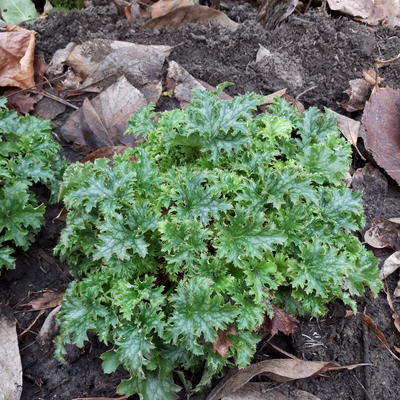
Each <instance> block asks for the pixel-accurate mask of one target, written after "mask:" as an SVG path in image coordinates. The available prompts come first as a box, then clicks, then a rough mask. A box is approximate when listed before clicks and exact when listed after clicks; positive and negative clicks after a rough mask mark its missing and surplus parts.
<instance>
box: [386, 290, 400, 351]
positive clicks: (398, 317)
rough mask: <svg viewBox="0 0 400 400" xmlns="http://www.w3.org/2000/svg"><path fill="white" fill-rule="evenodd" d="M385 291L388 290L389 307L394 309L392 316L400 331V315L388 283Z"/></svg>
mask: <svg viewBox="0 0 400 400" xmlns="http://www.w3.org/2000/svg"><path fill="white" fill-rule="evenodd" d="M385 291H386V299H387V302H388V305H389V308H390V310H391V311H392V318H393V322H394V326H395V328H396V329H397V331H398V332H400V315H399V314H397V312H396V310H395V308H394V304H393V298H392V295H391V294H390V290H389V288H388V287H387V285H385ZM395 350H396V349H395Z"/></svg>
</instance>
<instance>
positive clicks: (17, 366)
mask: <svg viewBox="0 0 400 400" xmlns="http://www.w3.org/2000/svg"><path fill="white" fill-rule="evenodd" d="M9 314H10V313H9V311H8V310H5V309H4V308H0V366H1V367H0V388H1V392H0V398H1V399H4V400H19V399H20V397H21V393H22V365H21V357H20V355H19V349H18V338H17V330H16V324H15V320H14V319H13V318H12V317H11V315H9Z"/></svg>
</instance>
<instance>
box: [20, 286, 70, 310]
mask: <svg viewBox="0 0 400 400" xmlns="http://www.w3.org/2000/svg"><path fill="white" fill-rule="evenodd" d="M63 298H64V293H58V292H53V291H51V290H47V291H44V292H43V293H42V295H41V296H40V297H38V298H37V299H34V300H31V301H30V302H29V303H26V304H20V306H21V307H31V308H32V310H47V309H48V308H54V307H57V306H58V305H60V304H61V302H62V300H63Z"/></svg>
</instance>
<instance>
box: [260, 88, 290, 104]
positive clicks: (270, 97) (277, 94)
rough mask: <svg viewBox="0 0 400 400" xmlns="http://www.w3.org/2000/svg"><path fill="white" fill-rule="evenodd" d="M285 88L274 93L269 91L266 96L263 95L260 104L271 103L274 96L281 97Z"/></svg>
mask: <svg viewBox="0 0 400 400" xmlns="http://www.w3.org/2000/svg"><path fill="white" fill-rule="evenodd" d="M286 91H287V88H284V89H280V90H277V91H276V92H274V93H270V94H268V95H267V96H264V101H263V102H262V103H261V105H262V106H265V105H267V104H271V103H272V102H273V101H274V99H275V98H276V97H282V96H284V95H285V94H286Z"/></svg>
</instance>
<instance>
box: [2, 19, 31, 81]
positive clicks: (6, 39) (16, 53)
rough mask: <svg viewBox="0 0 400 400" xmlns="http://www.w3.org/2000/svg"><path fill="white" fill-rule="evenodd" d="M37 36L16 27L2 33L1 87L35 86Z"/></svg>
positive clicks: (8, 28)
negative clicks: (34, 64)
mask: <svg viewBox="0 0 400 400" xmlns="http://www.w3.org/2000/svg"><path fill="white" fill-rule="evenodd" d="M35 34H36V33H35V32H34V31H30V30H28V29H24V28H21V27H19V26H14V25H7V26H6V31H1V32H0V60H1V64H0V86H12V87H19V88H21V89H26V88H29V87H32V86H34V85H35V80H34V66H33V63H34V52H35Z"/></svg>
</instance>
